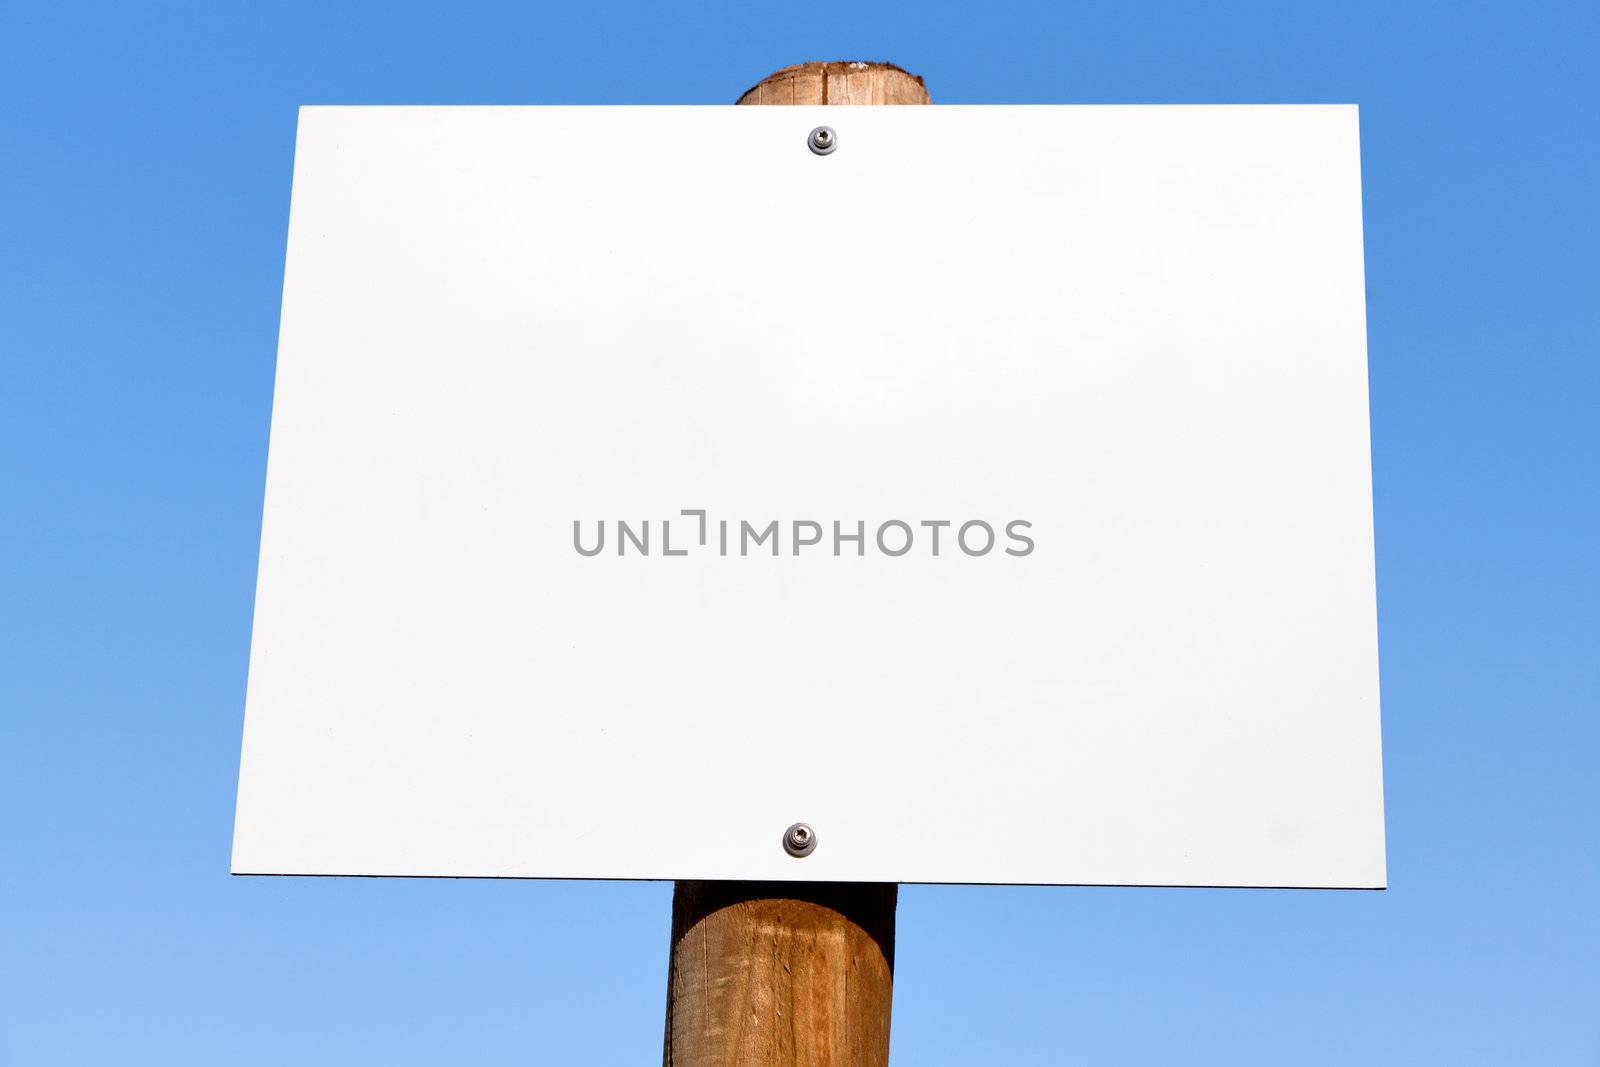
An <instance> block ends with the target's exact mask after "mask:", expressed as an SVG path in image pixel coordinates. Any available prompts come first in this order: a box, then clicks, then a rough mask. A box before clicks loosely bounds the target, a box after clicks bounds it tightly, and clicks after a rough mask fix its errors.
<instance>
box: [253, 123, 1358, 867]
mask: <svg viewBox="0 0 1600 1067" xmlns="http://www.w3.org/2000/svg"><path fill="white" fill-rule="evenodd" d="M824 124H826V125H828V126H831V127H833V129H834V130H835V131H836V136H835V139H834V142H833V143H834V145H835V148H834V150H833V151H832V152H830V153H827V154H818V153H816V152H814V151H812V150H811V148H810V147H809V146H808V135H809V134H810V132H811V130H812V129H813V128H814V127H817V126H821V125H824ZM1357 145H1358V138H1357V121H1356V111H1355V109H1354V108H1351V107H1335V106H1315V107H1298V106H1296V107H944V106H935V107H899V108H894V107H883V108H851V107H831V108H807V107H766V108H762V107H757V108H736V107H615V108H585V107H549V108H539V107H475V108H467V107H461V108H455V107H441V108H427V107H399V108H340V107H320V108H306V109H304V110H303V111H302V112H301V117H300V129H299V140H298V147H297V154H296V160H295V173H294V191H293V205H292V211H291V217H290V224H289V245H288V263H287V275H286V281H285V286H284V297H283V321H282V333H281V338H280V349H279V357H278V368H277V384H276V394H275V401H274V407H273V415H272V437H271V448H270V455H269V461H268V472H267V485H266V505H265V518H264V524H263V530H262V540H261V565H260V579H259V587H258V591H257V601H256V613H255V628H254V636H253V644H252V648H251V660H250V679H249V691H248V697H247V708H246V717H245V730H244V750H243V763H242V768H241V771H240V778H239V796H238V812H237V821H236V827H235V836H234V852H233V869H234V871H235V872H238V873H246V874H351V875H448V876H494V877H552V878H555V877H559V878H696V879H797V880H824V881H826V880H849V881H871V882H990V883H1055V884H1068V883H1077V884H1122V885H1207V886H1318V887H1379V886H1382V885H1383V884H1384V877H1385V875H1384V844H1383V808H1382V781H1381V757H1380V748H1379V720H1378V675H1377V642H1376V611H1375V604H1374V584H1373V550H1372V512H1371V480H1370V459H1369V445H1368V419H1367V378H1366V351H1365V325H1364V303H1363V287H1362V285H1363V283H1362V243H1361V193H1360V177H1359V158H1358V147H1357ZM797 822H805V823H807V824H809V825H810V826H811V827H812V828H813V829H814V832H815V848H814V850H813V851H811V852H810V854H809V855H806V856H804V857H800V858H797V857H794V856H791V855H790V854H789V853H788V852H787V851H786V850H785V849H784V847H783V835H784V831H785V829H786V827H788V826H789V825H790V824H793V823H797Z"/></svg>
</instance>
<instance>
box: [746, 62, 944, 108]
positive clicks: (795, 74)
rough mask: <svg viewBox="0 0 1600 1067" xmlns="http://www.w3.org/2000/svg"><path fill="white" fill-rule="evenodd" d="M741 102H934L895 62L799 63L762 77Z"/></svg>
mask: <svg viewBox="0 0 1600 1067" xmlns="http://www.w3.org/2000/svg"><path fill="white" fill-rule="evenodd" d="M738 102H739V103H741V104H931V103H933V101H932V100H931V99H929V97H928V89H927V86H925V85H923V84H922V79H921V78H919V77H917V76H916V75H915V74H909V73H907V72H906V71H903V70H901V69H900V68H899V67H897V66H895V65H894V64H893V63H845V62H835V63H796V64H795V65H794V66H792V67H784V68H783V69H782V70H779V71H774V72H773V73H771V74H769V75H767V76H766V77H765V78H763V79H761V81H760V82H758V83H757V84H756V85H755V86H753V87H752V88H750V89H749V90H747V91H746V92H745V94H744V95H743V96H741V97H740V98H739V101H738Z"/></svg>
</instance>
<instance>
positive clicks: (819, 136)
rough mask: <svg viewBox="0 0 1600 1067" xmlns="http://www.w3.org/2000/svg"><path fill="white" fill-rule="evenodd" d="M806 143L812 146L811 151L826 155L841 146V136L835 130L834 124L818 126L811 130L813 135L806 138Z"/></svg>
mask: <svg viewBox="0 0 1600 1067" xmlns="http://www.w3.org/2000/svg"><path fill="white" fill-rule="evenodd" d="M806 144H808V145H810V146H811V151H813V152H815V153H816V154H817V155H819V156H825V155H827V154H828V153H829V152H832V151H833V150H834V149H835V148H838V147H839V138H838V136H837V135H836V134H835V133H834V132H833V127H832V126H818V127H817V128H816V129H814V130H812V131H811V136H810V137H807V138H806Z"/></svg>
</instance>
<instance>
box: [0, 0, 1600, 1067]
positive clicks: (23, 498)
mask: <svg viewBox="0 0 1600 1067" xmlns="http://www.w3.org/2000/svg"><path fill="white" fill-rule="evenodd" d="M1597 54H1600V5H1596V4H1594V3H1592V2H1591V3H1574V4H1508V3H1486V2H1457V3H1426V4H1423V3H1395V2H1392V0H1390V2H1381V3H1350V2H1343V3H1338V4H1319V5H1309V4H1282V3H1262V4H1198V3H1195V4H1139V3H1131V2H1116V3H1094V4H1087V3H1070V2H1067V3H1036V4H1025V3H1010V2H1004V3H996V2H987V0H986V2H976V0H972V2H968V3H964V4H950V3H927V2H918V3H905V4H899V5H882V4H862V3H849V4H831V3H806V4H784V5H768V4H751V3H730V4H705V5H698V6H682V7H677V6H671V5H654V4H652V5H645V4H640V5H637V6H630V5H625V4H617V3H606V2H599V3H585V4H560V5H540V4H536V3H520V4H512V3H485V2H476V0H461V2H453V3H437V4H419V3H396V2H389V3H333V2H328V0H323V2H318V3H302V2H285V0H280V2H273V3H255V4H224V3H178V2H161V3H138V2H116V3H110V2H108V3H103V4H84V3H75V2H66V0H52V2H49V3H27V4H23V3H15V2H0V1064H21V1065H36V1064H37V1065H44V1064H73V1065H83V1064H161V1065H179V1064H184V1065H186V1064H207V1065H212V1064H272V1065H279V1064H285V1063H294V1064H341V1065H346V1064H364V1063H373V1064H391V1065H403V1064H440V1063H449V1064H510V1063H549V1064H569V1063H572V1064H577V1063H597V1064H640V1063H651V1062H659V1056H660V1041H661V1025H662V1009H663V1006H664V1003H665V993H664V989H665V978H666V966H667V947H668V946H667V935H668V926H669V914H668V905H669V900H670V896H671V886H670V885H669V884H660V883H641V884H615V883H583V882H578V883H542V882H474V881H459V882H457V881H407V880H362V879H292V878H277V879H245V878H240V879H235V878H231V877H230V876H229V875H228V873H227V871H228V854H229V843H230V834H231V825H232V818H233V800H234V783H235V775H236V772H237V766H238V751H239V738H240V725H241V722H242V715H243V699H244V683H245V664H246V656H247V652H248V646H249V637H250V613H251V598H252V594H253V589H254V583H255V567H256V550H257V538H258V535H259V530H260V519H261V490H262V479H263V472H264V464H265V458H266V445H267V424H268V416H269V411H270V404H271V390H272V374H273V360H274V349H275V345H276V333H277V319H278V304H279V292H280V285H281V280H282V270H283V255H284V238H285V228H286V223H287V216H288V206H289V177H290V167H291V163H292V156H293V148H294V140H293V139H294V129H295V109H296V106H297V105H299V104H303V103H356V104H360V103H724V102H731V101H732V99H733V98H734V97H735V96H737V95H738V93H739V92H740V91H742V90H743V89H744V88H746V87H747V86H748V85H750V84H751V83H753V82H755V81H756V80H758V79H759V78H760V77H761V76H762V75H764V74H766V73H767V72H768V71H770V70H772V69H774V68H776V67H779V66H782V65H784V64H787V63H791V62H797V61H800V60H806V59H824V58H844V59H856V58H860V59H880V58H881V59H890V60H893V61H895V62H898V63H900V64H901V65H903V66H906V67H908V68H909V69H911V70H913V71H916V72H918V73H921V74H923V75H925V76H926V77H927V79H928V84H929V86H930V88H931V89H932V92H933V95H934V98H935V100H936V101H942V102H947V103H1071V102H1118V103H1123V102H1127V103H1144V102H1151V103H1168V102H1177V103H1195V102H1199V103H1213V102H1238V103H1255V102H1290V103H1302V102H1310V103H1319V102H1340V103H1343V102H1354V103H1357V104H1359V105H1361V109H1362V112H1361V125H1362V151H1363V157H1364V162H1363V170H1364V180H1365V204H1366V227H1367V230H1366V241H1367V272H1368V273H1367V277H1368V285H1369V323H1370V342H1371V376H1372V404H1373V443H1374V453H1375V460H1374V462H1375V468H1376V469H1375V480H1376V494H1377V548H1378V589H1379V601H1380V610H1381V645H1382V672H1383V699H1384V708H1383V714H1384V743H1385V763H1386V778H1387V805H1388V832H1389V875H1390V882H1391V886H1392V888H1390V889H1389V890H1388V891H1387V892H1383V893H1365V892H1303V891H1298V892H1297V891H1250V890H1157V889H1042V888H1023V889H1018V888H972V887H908V888H906V889H905V890H904V891H903V892H902V895H901V903H900V929H899V942H898V960H897V982H896V1002H895V1018H894V1060H895V1062H896V1063H897V1064H900V1065H936V1064H972V1063H1005V1064H1057V1063H1068V1062H1071V1063H1118V1064H1123V1063H1157V1064H1160V1063H1195V1064H1213V1063H1214V1064H1350V1063H1363V1064H1370V1063H1378V1064H1512V1063H1517V1064H1521V1063H1528V1064H1600V803H1597V802H1600V781H1597V776H1596V762H1597V755H1600V625H1597V618H1600V609H1597V605H1600V567H1597V565H1596V562H1595V560H1596V547H1597V543H1600V454H1597V452H1600V449H1597V445H1600V373H1597V351H1596V346H1597V341H1600V331H1597V329H1596V326H1597V318H1600V311H1597V308H1600V272H1597V269H1596V264H1597V255H1596V240H1597V236H1600V235H1597V233H1596V218H1597V211H1596V200H1597V196H1600V167H1597V142H1600V137H1597V132H1600V123H1597V119H1596V108H1597V105H1600V63H1597V59H1596V56H1597Z"/></svg>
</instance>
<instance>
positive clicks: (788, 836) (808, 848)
mask: <svg viewBox="0 0 1600 1067" xmlns="http://www.w3.org/2000/svg"><path fill="white" fill-rule="evenodd" d="M816 847H817V832H816V831H815V830H813V829H812V828H811V827H810V825H809V824H807V823H803V822H797V823H795V824H794V825H793V826H791V827H789V828H788V829H787V830H785V831H784V832H783V850H784V851H785V852H787V853H788V854H789V855H791V856H794V857H796V858H800V857H804V856H809V855H811V853H812V852H814V851H815V850H816Z"/></svg>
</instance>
